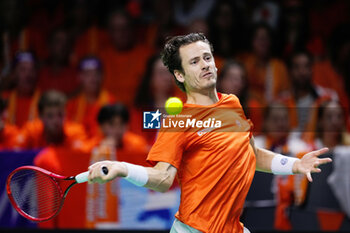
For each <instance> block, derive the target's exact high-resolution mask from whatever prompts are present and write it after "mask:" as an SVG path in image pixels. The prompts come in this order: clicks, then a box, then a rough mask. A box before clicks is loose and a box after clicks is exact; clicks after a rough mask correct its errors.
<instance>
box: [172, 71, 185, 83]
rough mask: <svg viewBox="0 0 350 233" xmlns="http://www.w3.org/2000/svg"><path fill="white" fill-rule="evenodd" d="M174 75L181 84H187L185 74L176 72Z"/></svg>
mask: <svg viewBox="0 0 350 233" xmlns="http://www.w3.org/2000/svg"><path fill="white" fill-rule="evenodd" d="M174 75H175V78H176V80H177V81H179V82H180V83H184V82H185V78H184V74H183V73H182V72H181V71H179V70H174Z"/></svg>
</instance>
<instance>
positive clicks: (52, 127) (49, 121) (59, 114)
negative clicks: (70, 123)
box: [40, 106, 65, 135]
mask: <svg viewBox="0 0 350 233" xmlns="http://www.w3.org/2000/svg"><path fill="white" fill-rule="evenodd" d="M64 115H65V112H64V107H61V106H52V107H46V108H44V110H43V112H42V113H41V115H40V118H41V120H42V121H43V124H44V128H45V131H46V132H48V133H49V134H51V135H56V134H61V132H62V131H63V123H64Z"/></svg>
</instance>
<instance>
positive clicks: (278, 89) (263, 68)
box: [240, 23, 290, 103]
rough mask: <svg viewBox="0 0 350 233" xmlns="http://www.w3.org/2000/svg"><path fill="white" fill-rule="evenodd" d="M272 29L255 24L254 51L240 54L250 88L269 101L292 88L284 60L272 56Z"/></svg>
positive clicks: (259, 96) (262, 98)
mask: <svg viewBox="0 0 350 233" xmlns="http://www.w3.org/2000/svg"><path fill="white" fill-rule="evenodd" d="M272 40H273V35H272V30H271V29H270V27H269V26H267V25H266V24H263V23H261V24H257V25H255V26H254V29H253V35H252V42H251V43H252V52H251V53H247V54H243V55H241V56H240V59H241V60H242V62H243V64H244V65H245V67H246V69H247V76H248V83H249V88H250V90H251V91H252V93H253V94H254V95H256V96H258V98H259V99H261V100H264V101H266V102H267V103H269V102H271V101H273V100H276V99H277V98H278V97H279V96H280V95H282V94H283V93H284V92H286V91H288V90H289V88H290V83H289V79H288V75H287V69H286V66H285V64H284V63H283V61H281V60H279V59H277V58H274V57H272V51H271V50H272V46H273V42H272Z"/></svg>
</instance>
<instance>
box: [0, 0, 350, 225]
mask: <svg viewBox="0 0 350 233" xmlns="http://www.w3.org/2000/svg"><path fill="white" fill-rule="evenodd" d="M0 11H1V14H0V32H1V39H0V44H1V48H0V53H1V60H0V70H1V77H0V96H1V101H0V117H1V118H0V150H31V149H39V148H40V149H41V148H43V149H42V150H41V151H40V153H39V154H38V156H37V157H36V159H35V164H36V165H38V166H41V167H44V168H46V169H48V170H51V171H54V172H56V173H58V174H63V175H72V174H75V173H77V172H81V171H84V170H86V168H87V167H88V165H89V164H91V163H93V162H96V161H99V160H104V159H109V160H116V159H117V160H119V161H126V162H132V163H136V164H142V165H147V164H146V162H145V161H146V157H147V153H148V150H149V148H150V146H152V144H153V143H154V140H155V138H156V133H157V132H154V131H148V132H145V131H144V130H142V112H143V110H145V109H155V108H161V107H163V106H164V103H165V101H166V99H167V98H168V97H170V96H178V97H180V98H182V99H183V100H185V94H184V93H183V92H181V91H180V89H179V88H177V87H176V84H175V82H174V78H173V77H172V75H171V74H170V73H169V72H168V71H167V69H166V68H165V67H164V65H163V64H162V62H161V60H160V55H159V54H160V52H161V50H162V46H163V45H164V42H165V41H166V38H168V37H169V36H174V35H179V34H186V33H190V32H202V33H204V34H205V35H206V36H207V37H208V39H209V41H211V42H212V44H213V46H214V57H215V62H216V65H217V68H218V90H219V91H220V92H223V93H227V94H235V95H237V96H238V97H239V99H240V101H241V105H242V107H243V108H244V110H245V112H246V115H247V117H248V118H250V119H251V120H252V121H253V123H254V130H255V131H254V134H255V138H256V141H257V144H258V145H259V146H261V147H264V148H268V149H270V150H272V151H275V152H278V153H283V154H286V155H290V156H297V157H301V156H303V155H304V154H305V153H307V152H308V151H310V150H315V149H319V148H322V147H324V146H327V147H329V148H330V149H331V151H332V152H334V153H335V152H337V153H346V151H347V150H341V151H340V152H339V148H344V147H345V148H346V146H348V145H350V138H349V136H348V132H349V130H350V124H348V119H349V100H350V91H348V90H349V88H350V30H349V28H350V15H349V12H350V2H349V1H345V0H335V1H334V0H310V1H301V0H283V1H282V0H281V1H277V0H262V1H258V0H252V1H244V0H236V1H229V0H176V1H175V0H121V1H113V0H104V1H97V0H50V1H45V0H26V1H24V0H23V1H21V0H11V1H10V0H2V1H0ZM344 151H345V152H344ZM334 153H333V159H336V158H335V155H334ZM348 154H349V156H350V150H349V152H348ZM339 157H340V156H339ZM326 166H329V167H328V168H325V172H324V173H325V174H323V175H322V177H323V178H322V179H320V180H323V181H322V182H323V183H322V182H316V184H313V183H312V184H311V185H310V184H308V183H307V182H306V180H305V178H304V177H300V176H295V177H289V176H287V177H285V176H276V177H274V178H272V176H265V175H262V174H261V173H257V175H256V177H255V180H254V182H253V185H252V191H251V192H250V194H249V195H248V201H249V200H250V201H251V203H253V204H254V203H259V202H257V201H259V200H271V201H272V205H273V206H275V207H276V208H275V215H274V228H275V229H279V230H290V229H292V224H291V221H290V218H289V217H290V216H289V215H288V211H289V209H290V208H291V206H298V208H304V209H308V210H312V211H314V213H315V216H316V217H315V218H316V222H317V224H318V226H319V229H321V230H338V229H342V227H349V226H350V225H349V217H347V215H346V211H345V210H344V206H343V205H342V204H341V201H340V200H339V197H337V196H336V195H335V194H334V190H333V189H332V186H331V185H329V184H328V183H327V177H328V176H330V175H331V174H333V172H335V169H334V166H333V165H326ZM315 179H317V178H315ZM114 186H115V184H113V183H110V184H108V185H106V186H104V191H103V192H105V193H107V195H106V196H107V198H106V199H104V201H105V202H104V207H101V206H100V207H99V208H102V209H104V211H105V212H104V213H105V214H101V215H99V213H100V212H101V211H96V205H98V204H96V203H97V202H98V200H99V199H98V198H99V197H98V193H99V192H101V187H99V186H98V185H95V186H94V185H91V186H89V188H87V187H86V186H84V185H82V186H80V187H79V188H80V192H77V193H76V194H75V195H76V197H75V198H74V195H73V197H70V198H69V199H67V202H68V203H66V204H65V206H75V207H76V208H75V209H78V210H79V211H80V214H76V212H74V211H72V208H69V207H64V208H63V210H62V211H63V212H65V213H62V214H60V215H59V216H58V217H57V219H56V220H55V223H54V222H53V221H51V222H48V223H46V224H45V223H43V224H42V226H43V227H52V226H55V227H61V228H75V227H76V228H82V227H89V228H94V227H96V226H97V225H98V224H100V223H103V222H118V212H117V211H115V208H117V206H118V194H117V192H115V190H114ZM310 190H316V191H310ZM317 190H318V191H319V192H320V190H322V192H324V193H327V195H326V197H324V198H320V197H318V196H319V193H318V191H317ZM81 193H86V196H87V198H86V200H85V199H84V200H82V199H81V198H79V196H80V195H81ZM264 193H265V194H266V195H265V194H264ZM312 195H316V197H314V196H312ZM262 196H263V197H262ZM104 198H105V197H104ZM315 198H316V199H317V200H318V201H309V200H310V199H312V200H315ZM349 198H350V197H349ZM310 203H311V204H310ZM99 204H101V203H100V202H99ZM101 205H102V204H101ZM84 211H86V214H83V213H82V212H84ZM106 213H107V214H106ZM86 216H87V217H86ZM106 216H107V217H106ZM244 216H245V217H247V216H248V215H247V214H246V215H244ZM330 218H332V219H333V220H332V221H326V220H327V219H330ZM329 222H331V224H329ZM335 223H336V224H335ZM54 224H56V225H54ZM347 224H348V225H347ZM347 229H349V228H347Z"/></svg>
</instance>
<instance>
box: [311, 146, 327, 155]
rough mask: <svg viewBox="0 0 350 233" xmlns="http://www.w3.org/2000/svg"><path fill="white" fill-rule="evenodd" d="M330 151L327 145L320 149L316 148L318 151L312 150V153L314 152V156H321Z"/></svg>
mask: <svg viewBox="0 0 350 233" xmlns="http://www.w3.org/2000/svg"><path fill="white" fill-rule="evenodd" d="M328 151H329V149H328V148H327V147H324V148H322V149H319V150H316V151H313V152H311V154H312V155H313V156H319V155H322V154H324V153H326V152H328Z"/></svg>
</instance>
